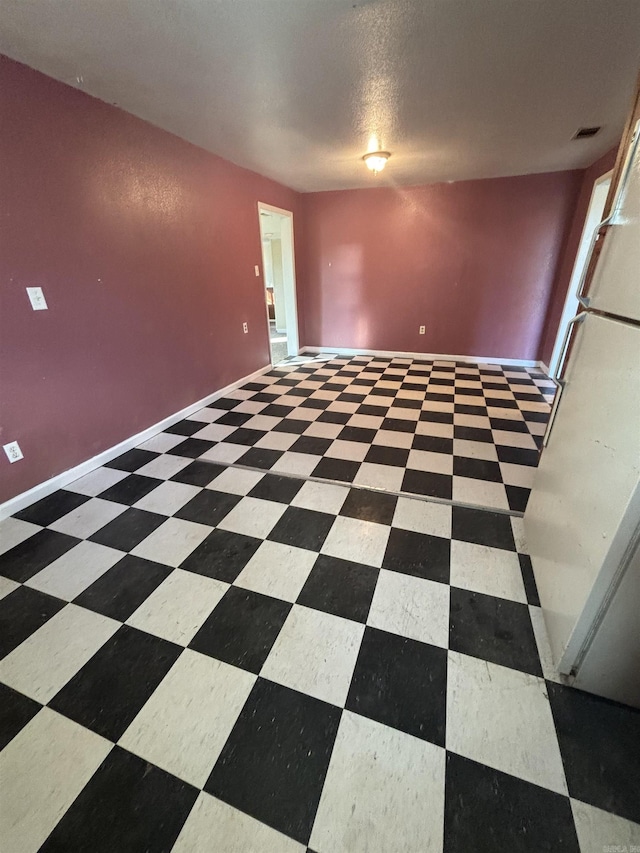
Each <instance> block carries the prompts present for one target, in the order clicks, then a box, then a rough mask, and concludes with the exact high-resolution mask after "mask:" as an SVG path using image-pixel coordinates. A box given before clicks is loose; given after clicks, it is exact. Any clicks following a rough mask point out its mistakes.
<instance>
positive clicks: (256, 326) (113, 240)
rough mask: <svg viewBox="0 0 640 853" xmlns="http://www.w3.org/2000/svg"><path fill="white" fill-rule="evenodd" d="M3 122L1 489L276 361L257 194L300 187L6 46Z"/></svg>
mask: <svg viewBox="0 0 640 853" xmlns="http://www.w3.org/2000/svg"><path fill="white" fill-rule="evenodd" d="M0 126H1V127H2V133H1V134H0V243H1V249H0V274H1V282H2V285H1V297H0V298H1V304H0V324H1V326H0V347H1V350H0V365H1V367H0V401H1V403H0V405H1V413H0V414H1V424H0V438H1V439H2V440H1V442H0V443H1V444H5V443H7V442H9V441H14V440H18V441H19V442H20V446H21V448H22V451H23V453H24V456H25V458H24V459H23V460H22V461H20V462H16V463H14V464H12V465H9V463H8V461H7V459H6V457H5V455H4V453H2V454H0V500H6V499H7V498H10V497H12V496H13V495H15V494H18V493H20V492H22V491H24V490H26V489H28V488H30V487H31V486H34V485H35V484H37V483H40V482H42V481H43V480H46V479H47V478H49V477H51V476H53V475H55V474H58V473H60V472H61V471H64V470H66V469H68V468H70V467H72V466H74V465H76V464H78V463H80V462H82V461H83V460H85V459H88V458H90V457H92V456H94V455H95V454H97V453H99V452H100V451H102V450H104V449H106V448H108V447H111V446H112V445H114V444H116V443H118V442H120V441H122V440H123V439H125V438H128V437H129V436H131V435H134V434H135V433H137V432H139V431H140V430H143V429H145V428H146V427H148V426H150V425H151V424H153V423H156V422H157V421H159V420H161V419H162V418H164V417H166V416H168V415H170V414H172V413H173V412H176V411H178V410H180V409H181V408H183V407H185V406H187V405H189V404H190V403H193V402H195V401H196V400H199V399H201V398H202V397H205V396H206V395H208V394H210V393H212V392H213V391H215V390H216V389H218V388H220V387H223V386H225V385H227V384H228V383H230V382H233V381H234V380H236V379H239V378H240V377H242V376H244V375H246V374H248V373H251V372H252V371H254V370H257V369H258V368H260V367H262V366H263V365H265V364H267V363H268V362H269V349H268V338H267V330H266V319H265V306H264V295H263V290H262V280H261V279H256V278H255V275H254V269H253V267H254V264H260V265H262V258H261V250H260V235H259V228H258V213H257V208H256V203H257V202H258V201H264V202H267V203H270V204H274V205H276V206H279V207H283V208H286V209H289V210H293V211H294V214H297V213H298V211H299V198H300V197H299V195H298V194H297V193H294V192H293V191H291V190H289V189H287V188H285V187H283V186H280V185H278V184H275V183H273V182H272V181H269V180H267V179H266V178H262V177H260V176H259V175H256V174H254V173H252V172H248V171H246V170H244V169H241V168H239V167H237V166H234V165H232V164H230V163H228V162H226V161H225V160H222V159H220V158H219V157H216V156H214V155H212V154H209V153H207V152H205V151H203V150H201V149H199V148H196V147H195V146H193V145H190V144H189V143H187V142H184V141H182V140H181V139H178V138H177V137H175V136H172V135H171V134H169V133H166V132H164V131H162V130H159V129H157V128H155V127H153V126H151V125H149V124H147V123H146V122H143V121H141V120H139V119H137V118H134V117H133V116H131V115H129V114H127V113H125V112H122V111H121V110H119V109H116V108H115V107H113V106H109V105H108V104H105V103H102V102H101V101H98V100H96V99H94V98H91V97H89V96H87V95H86V94H83V93H82V92H79V91H77V90H75V89H73V88H70V87H68V86H65V85H63V84H61V83H58V82H56V81H54V80H52V79H50V78H48V77H45V76H44V75H42V74H39V73H38V72H36V71H33V70H31V69H29V68H27V67H25V66H23V65H20V64H18V63H15V62H12V61H10V60H8V59H6V58H0ZM299 224H300V223H299V220H298V221H297V222H296V225H299ZM298 230H300V231H301V229H298ZM31 285H35V286H38V285H39V286H41V287H42V288H43V289H44V294H45V297H46V300H47V302H48V305H49V310H48V311H40V312H34V311H32V310H31V307H30V304H29V301H28V299H27V294H26V292H25V287H27V286H31ZM300 313H302V306H300ZM245 320H246V321H247V322H248V323H249V334H248V335H243V333H242V322H243V321H245Z"/></svg>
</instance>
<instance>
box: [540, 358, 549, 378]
mask: <svg viewBox="0 0 640 853" xmlns="http://www.w3.org/2000/svg"><path fill="white" fill-rule="evenodd" d="M538 366H539V367H540V370H541V371H542V372H543V373H546V374H547V376H549V375H550V374H549V366H548V365H547V364H545V363H544V361H539V362H538Z"/></svg>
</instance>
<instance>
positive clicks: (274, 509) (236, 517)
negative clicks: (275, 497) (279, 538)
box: [218, 497, 287, 539]
mask: <svg viewBox="0 0 640 853" xmlns="http://www.w3.org/2000/svg"><path fill="white" fill-rule="evenodd" d="M286 509H287V507H286V504H279V503H275V502H274V501H263V500H261V499H260V498H249V497H247V498H242V500H241V501H240V503H239V504H237V505H236V506H234V508H233V509H232V510H231V512H230V513H228V514H227V515H226V516H225V517H224V518H223V519H222V521H221V522H220V524H219V525H218V527H220V528H221V529H222V530H230V531H231V532H232V533H244V534H246V535H247V536H257V537H258V538H259V539H266V538H267V536H268V535H269V534H270V533H271V531H272V530H273V528H274V527H275V525H276V523H277V522H278V520H279V519H280V516H282V515H283V514H284V512H285V511H286Z"/></svg>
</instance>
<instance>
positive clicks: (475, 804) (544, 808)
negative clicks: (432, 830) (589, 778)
mask: <svg viewBox="0 0 640 853" xmlns="http://www.w3.org/2000/svg"><path fill="white" fill-rule="evenodd" d="M445 778H446V787H445V818H444V853H469V851H470V850H477V851H487V853H498V851H509V853H580V848H579V846H578V839H577V837H576V830H575V827H574V824H573V815H572V813H571V805H570V803H569V799H568V798H567V797H563V796H562V795H560V794H556V793H554V792H553V791H547V790H546V789H545V788H540V787H538V786H537V785H532V784H531V783H530V782H525V781H523V780H522V779H517V778H516V777H515V776H509V775H507V774H506V773H501V772H500V771H499V770H493V769H492V768H490V767H485V765H484V764H478V763H477V762H475V761H470V760H469V759H468V758H463V757H462V756H460V755H456V754H455V753H452V752H448V753H447V764H446V775H445Z"/></svg>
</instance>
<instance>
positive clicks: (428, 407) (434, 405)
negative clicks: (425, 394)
mask: <svg viewBox="0 0 640 853" xmlns="http://www.w3.org/2000/svg"><path fill="white" fill-rule="evenodd" d="M443 387H444V386H443ZM440 393H446V392H444V391H443V392H440ZM422 410H423V411H425V412H448V413H449V414H453V411H454V402H453V397H451V402H450V403H445V402H444V401H443V400H425V401H424V403H423V404H422Z"/></svg>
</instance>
